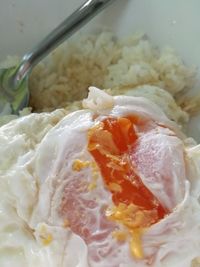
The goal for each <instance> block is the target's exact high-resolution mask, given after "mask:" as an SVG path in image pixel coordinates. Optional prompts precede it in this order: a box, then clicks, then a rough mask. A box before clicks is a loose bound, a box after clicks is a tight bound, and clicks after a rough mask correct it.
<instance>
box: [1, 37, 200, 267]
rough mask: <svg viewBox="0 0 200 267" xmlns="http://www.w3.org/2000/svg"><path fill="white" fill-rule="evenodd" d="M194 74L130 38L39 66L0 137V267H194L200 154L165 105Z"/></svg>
mask: <svg viewBox="0 0 200 267" xmlns="http://www.w3.org/2000/svg"><path fill="white" fill-rule="evenodd" d="M65 49H66V52H65ZM194 76H195V73H194V70H193V69H191V68H189V67H187V66H185V65H184V64H183V63H182V61H181V60H180V59H179V58H178V57H177V56H176V55H175V53H174V52H173V50H171V49H166V50H163V51H161V52H160V51H158V49H156V48H154V47H153V46H152V45H151V44H150V42H149V41H148V40H147V39H146V38H144V37H142V36H141V35H136V36H134V37H132V38H130V39H128V40H126V41H119V40H116V38H114V37H113V36H112V35H111V34H110V33H102V34H101V35H100V36H89V37H87V38H86V37H83V39H81V40H79V42H78V43H76V44H74V45H72V44H68V46H67V48H64V47H62V48H61V49H60V50H58V51H56V52H55V53H54V54H53V55H52V56H51V57H50V58H48V59H47V61H46V62H44V64H41V65H39V66H38V67H37V68H36V69H35V70H34V72H33V74H32V77H31V81H30V88H31V100H30V104H31V106H32V108H33V110H34V111H35V112H34V113H32V114H29V115H26V116H21V117H20V118H16V119H15V120H12V121H11V122H9V123H7V124H5V125H4V126H2V127H1V128H0V143H1V146H0V157H1V159H0V173H1V179H0V183H1V186H0V190H1V196H0V197H1V201H0V210H1V212H0V218H1V220H0V233H1V244H0V266H15V267H16V266H17V267H18V266H20V267H23V266H24V267H25V266H26V267H27V266H30V267H32V266H38V267H40V266H41V267H43V266H52V267H55V266H56V267H57V266H58V267H65V266H68V267H76V266H77V267H78V266H79V267H89V266H90V267H98V266H99V267H107V266H109V267H125V266H126V267H131V266H138V267H146V266H155V267H159V266H160V267H161V266H162V267H164V266H176V267H190V266H198V264H199V256H200V255H199V254H200V252H199V251H200V242H199V234H200V227H199V226H200V205H199V191H200V185H199V173H200V169H199V162H200V149H199V146H198V145H197V144H196V142H195V141H194V140H193V139H192V138H188V137H187V136H186V135H185V134H184V126H185V124H187V122H188V120H189V116H190V114H189V113H188V112H186V111H185V110H186V109H187V110H189V108H187V106H185V102H184V101H183V100H182V102H181V101H180V103H179V102H177V101H176V100H177V99H178V95H179V96H180V94H181V92H182V91H183V90H185V89H188V90H189V88H192V86H193V81H194ZM90 85H92V87H90V88H89V94H88V96H87V90H88V87H89V86H90ZM97 87H100V88H103V89H104V90H101V89H98V88H97ZM82 98H85V99H84V100H81V99H82ZM179 99H180V98H179ZM182 99H183V98H182ZM75 100H76V101H75ZM177 103H178V104H177ZM183 104H184V105H183ZM181 105H182V106H181ZM183 106H184V109H185V110H184V109H183ZM58 107H59V109H58ZM53 109H55V110H53ZM50 110H53V111H51V112H47V111H50ZM41 111H46V112H41ZM36 112H37V113H36ZM22 115H23V114H22Z"/></svg>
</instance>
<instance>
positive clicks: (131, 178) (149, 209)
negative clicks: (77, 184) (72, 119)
mask: <svg viewBox="0 0 200 267" xmlns="http://www.w3.org/2000/svg"><path fill="white" fill-rule="evenodd" d="M139 123H140V119H139V118H137V117H132V116H130V117H126V118H114V117H109V118H106V119H104V120H103V121H102V122H100V123H99V124H98V125H96V126H95V127H93V128H92V129H90V131H89V133H88V150H89V151H90V153H91V154H92V156H93V158H94V159H95V161H96V163H97V165H98V167H99V169H100V171H101V174H102V177H103V179H104V183H105V186H106V187H107V189H108V190H109V191H110V192H111V193H112V200H113V203H114V205H115V207H114V209H113V211H112V212H113V213H112V214H111V215H110V218H111V219H113V220H115V221H118V222H120V223H122V224H123V225H124V226H126V227H127V228H128V230H129V232H130V233H133V231H138V229H144V228H146V227H149V226H150V225H152V224H154V223H156V222H158V221H159V220H160V219H162V218H163V217H164V216H165V215H166V214H167V213H168V211H167V210H166V209H165V208H164V207H163V206H162V205H161V203H160V202H159V200H158V199H157V198H156V197H155V196H154V195H153V194H152V193H151V192H150V191H149V190H148V188H147V187H146V186H145V185H144V184H143V182H142V180H141V178H140V177H139V175H138V174H137V171H136V169H135V168H134V166H133V164H132V163H131V161H130V157H129V155H130V149H131V153H133V150H134V149H133V148H134V144H135V142H136V141H137V139H138V136H137V134H136V132H135V130H134V126H137V125H138V124H139ZM134 220H135V221H134ZM131 242H132V241H131ZM132 243H133V242H132ZM139 257H142V256H141V253H140V255H139V256H138V258H139Z"/></svg>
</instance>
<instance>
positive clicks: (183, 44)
mask: <svg viewBox="0 0 200 267" xmlns="http://www.w3.org/2000/svg"><path fill="white" fill-rule="evenodd" d="M0 1H1V8H0V34H1V36H0V60H3V59H5V57H6V55H8V54H9V55H23V54H24V53H25V52H27V51H28V50H29V49H31V48H32V47H33V46H34V45H35V44H36V43H37V42H38V41H39V40H41V39H42V38H43V37H45V35H46V34H47V33H49V32H50V31H51V30H52V29H53V28H54V27H55V26H56V25H58V23H60V22H61V21H62V20H63V19H65V18H66V17H67V16H68V15H69V14H70V13H71V12H72V11H73V10H74V9H75V8H76V7H78V6H79V5H80V4H81V3H83V2H84V0H56V1H55V0H34V1H32V0H0ZM199 11H200V1H199V0H167V1H165V0H163V1H162V0H117V1H116V3H114V4H113V5H112V6H110V7H109V8H108V9H107V10H105V11H104V12H103V13H102V14H100V15H98V17H97V18H95V19H94V20H93V21H92V23H89V25H88V26H86V27H85V30H87V31H88V30H89V31H92V30H95V29H96V28H98V27H99V26H105V27H109V28H111V29H112V30H113V31H114V32H115V33H116V34H118V35H130V34H131V33H133V32H135V31H143V32H146V33H147V34H148V36H149V37H150V38H151V40H152V42H153V43H154V44H157V45H159V46H165V45H170V46H172V47H174V48H175V49H176V50H177V51H178V53H179V55H180V56H181V57H182V58H183V59H184V61H185V62H186V63H187V64H193V65H196V66H197V67H200V51H199V50H200V45H199V44H200V16H199ZM198 75H199V74H198ZM199 77H200V75H199ZM198 122H199V119H198V120H197V123H196V121H195V127H192V130H193V131H192V134H193V135H194V136H195V137H196V138H197V139H200V138H198V137H200V123H198ZM198 124H199V126H198ZM198 128H199V129H198Z"/></svg>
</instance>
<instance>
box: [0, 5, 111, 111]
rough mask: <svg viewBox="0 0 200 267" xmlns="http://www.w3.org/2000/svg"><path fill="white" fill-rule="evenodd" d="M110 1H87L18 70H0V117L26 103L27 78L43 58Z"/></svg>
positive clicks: (40, 44)
mask: <svg viewBox="0 0 200 267" xmlns="http://www.w3.org/2000/svg"><path fill="white" fill-rule="evenodd" d="M113 1H114V0H88V1H86V2H85V3H84V4H83V5H82V6H80V7H79V8H78V9H77V10H76V11H75V12H73V13H72V14H71V15H70V16H69V17H68V18H67V19H66V20H64V21H63V22H62V23H61V24H60V25H59V26H58V27H57V28H55V29H54V30H53V31H52V32H51V33H50V34H49V35H48V36H47V37H46V38H45V39H44V40H43V41H42V42H41V43H39V44H38V45H37V46H36V47H35V48H34V49H33V50H32V51H31V52H29V53H27V54H25V55H24V57H23V58H22V61H21V63H20V64H19V65H18V66H15V67H12V68H8V69H0V114H1V115H6V114H18V112H19V111H20V110H21V109H22V108H24V107H26V106H27V104H28V100H29V90H28V78H29V75H30V72H31V70H32V69H33V67H34V66H35V65H37V64H38V63H39V62H40V61H41V60H42V59H43V58H44V57H45V56H46V55H47V54H49V53H50V52H51V51H52V50H53V49H54V48H56V47H57V46H58V45H59V44H61V43H62V42H63V41H64V40H65V39H67V38H68V37H70V36H71V35H72V34H73V33H74V32H76V31H77V30H78V29H80V28H81V27H82V26H83V25H84V24H86V23H87V22H88V21H89V20H91V19H92V18H93V17H94V16H95V15H96V14H98V13H99V12H100V11H101V10H103V9H104V8H105V7H107V6H108V5H109V4H111V2H113Z"/></svg>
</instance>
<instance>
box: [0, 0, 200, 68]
mask: <svg viewBox="0 0 200 267" xmlns="http://www.w3.org/2000/svg"><path fill="white" fill-rule="evenodd" d="M83 2H84V0H57V1H55V0H34V1H32V0H1V8H0V33H1V38H0V60H3V59H4V58H5V57H6V55H8V54H9V55H16V54H17V55H22V54H23V53H25V52H27V51H28V50H30V49H31V48H32V47H33V46H34V45H35V44H36V43H37V42H38V41H39V40H41V39H42V38H43V37H45V35H46V34H47V33H49V32H50V31H51V30H52V29H53V28H54V27H55V26H57V25H58V23H60V22H61V21H62V20H63V19H65V18H66V17H67V16H68V15H69V14H70V13H71V12H72V11H73V10H74V9H76V8H77V7H78V6H79V5H80V4H81V3H83ZM199 10H200V1H199V0H168V1H160V0H117V1H116V3H114V4H113V5H112V6H110V7H109V8H108V9H107V10H105V11H104V12H103V13H102V14H100V15H98V17H97V18H95V19H94V20H93V21H92V22H90V23H89V25H88V26H87V27H85V28H87V29H90V30H91V29H95V28H96V27H98V26H100V25H101V26H102V25H103V26H107V27H110V28H111V29H113V31H114V32H116V33H117V34H119V35H128V34H131V33H133V32H134V31H138V30H141V31H144V32H146V33H147V34H148V35H149V36H150V38H151V39H152V41H153V42H154V43H155V44H158V45H161V46H163V45H171V46H173V47H174V48H175V49H177V51H178V52H179V54H180V55H181V56H182V58H183V59H184V60H185V61H186V62H187V63H192V64H195V65H198V66H200V53H199V43H200V27H199V25H200V16H199Z"/></svg>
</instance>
